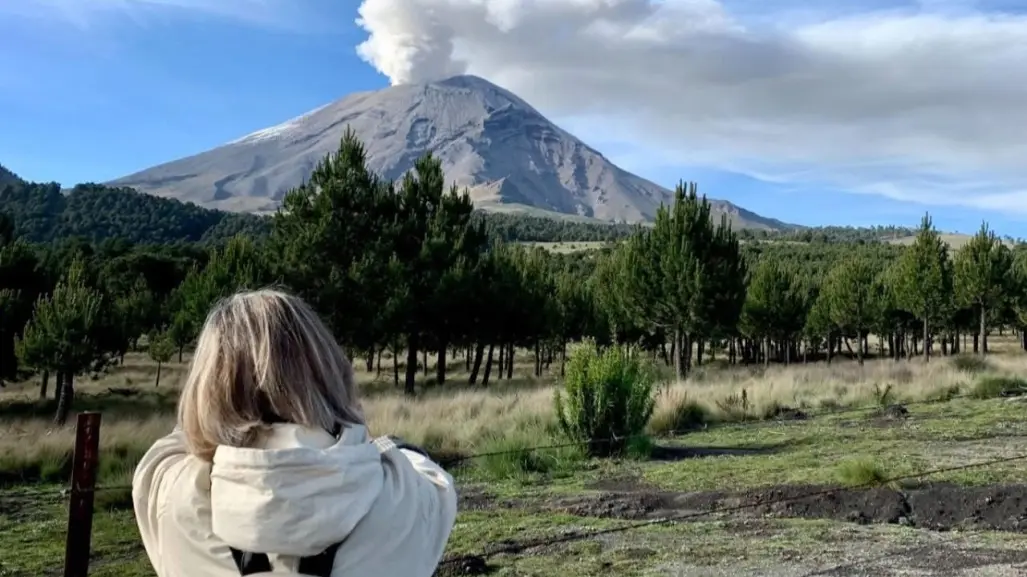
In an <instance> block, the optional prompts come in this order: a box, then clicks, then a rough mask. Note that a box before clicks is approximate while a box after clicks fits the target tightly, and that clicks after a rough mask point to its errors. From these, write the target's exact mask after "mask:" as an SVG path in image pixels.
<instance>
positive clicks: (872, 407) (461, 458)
mask: <svg viewBox="0 0 1027 577" xmlns="http://www.w3.org/2000/svg"><path fill="white" fill-rule="evenodd" d="M971 398H973V397H971V396H969V395H953V396H947V397H940V398H934V399H922V400H919V401H902V402H896V403H894V404H891V403H881V402H876V403H873V404H867V405H861V406H855V407H853V406H840V407H833V408H829V409H820V410H817V411H812V412H804V411H800V410H797V411H795V412H789V413H785V414H783V415H782V416H780V417H775V416H770V417H767V418H760V417H758V416H757V415H742V417H741V419H740V420H737V421H720V422H709V423H702V424H698V423H697V424H692V425H689V426H686V427H683V428H680V429H673V430H670V431H664V432H661V433H658V434H649V433H640V434H637V435H623V436H616V435H615V436H612V437H607V438H604V439H593V440H569V441H566V442H561V443H552V444H546V445H536V446H531V447H519V448H515V449H504V450H501V451H485V452H480V453H471V454H468V455H451V456H440V457H439V456H433V457H434V458H435V460H436V461H438V462H439V464H440V465H442V466H444V467H458V466H460V465H462V464H464V463H467V462H470V461H475V460H478V459H486V458H493V457H504V456H512V455H525V454H531V453H538V452H545V451H558V450H562V449H570V448H579V447H585V446H589V445H592V446H601V445H604V444H614V443H623V442H631V441H635V440H642V439H648V440H654V441H669V440H677V439H680V438H681V437H684V436H687V435H690V434H694V433H697V432H701V431H709V430H739V429H749V428H760V427H768V426H774V425H784V424H790V423H802V422H805V421H808V420H815V419H823V418H825V417H831V416H838V415H846V414H857V413H868V412H872V411H884V410H886V409H887V408H888V407H890V406H895V407H903V408H906V407H914V406H922V405H938V404H944V403H947V402H950V401H954V400H965V399H971ZM429 452H430V451H429ZM131 488H132V486H131V485H106V486H98V487H95V488H94V489H93V491H95V492H101V491H123V490H131ZM69 490H70V487H63V488H60V489H53V488H46V489H27V490H21V491H19V492H18V494H19V495H20V496H34V495H39V496H54V495H58V496H59V495H66V494H67V493H68V492H69Z"/></svg>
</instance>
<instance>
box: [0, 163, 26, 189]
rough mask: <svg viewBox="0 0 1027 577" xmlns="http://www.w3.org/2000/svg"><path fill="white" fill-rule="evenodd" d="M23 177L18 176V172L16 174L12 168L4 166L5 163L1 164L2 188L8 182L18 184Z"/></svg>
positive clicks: (0, 180)
mask: <svg viewBox="0 0 1027 577" xmlns="http://www.w3.org/2000/svg"><path fill="white" fill-rule="evenodd" d="M19 182H21V179H20V178H18V175H17V174H14V173H13V172H11V171H10V170H7V169H6V168H4V165H2V164H0V189H3V188H4V187H5V186H7V185H8V184H18V183H19Z"/></svg>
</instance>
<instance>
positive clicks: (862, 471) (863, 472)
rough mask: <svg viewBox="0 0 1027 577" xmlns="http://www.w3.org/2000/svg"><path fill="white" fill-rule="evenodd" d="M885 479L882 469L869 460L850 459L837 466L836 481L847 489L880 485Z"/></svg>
mask: <svg viewBox="0 0 1027 577" xmlns="http://www.w3.org/2000/svg"><path fill="white" fill-rule="evenodd" d="M887 479H888V475H887V473H886V472H885V471H884V469H883V468H881V467H880V466H879V465H878V464H877V463H875V462H874V461H872V460H870V459H852V460H849V461H843V462H842V463H841V464H840V465H838V480H839V481H840V482H841V483H842V484H843V485H847V486H849V487H870V486H874V485H880V484H881V483H883V482H884V481H886V480H887Z"/></svg>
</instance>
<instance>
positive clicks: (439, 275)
mask: <svg viewBox="0 0 1027 577" xmlns="http://www.w3.org/2000/svg"><path fill="white" fill-rule="evenodd" d="M365 161H366V158H365V152H364V149H363V146H362V144H361V143H360V142H359V141H358V140H357V139H356V138H355V137H354V136H353V135H352V134H348V135H347V136H346V137H345V138H344V139H343V141H342V142H341V144H340V148H339V150H338V152H337V153H334V154H331V155H329V156H328V157H327V158H325V159H324V160H323V161H322V162H321V163H320V164H319V165H318V166H317V167H316V169H315V170H314V173H313V175H312V176H311V178H310V180H309V182H307V183H306V184H304V185H302V186H300V187H298V188H296V189H294V190H292V191H291V192H290V193H288V194H287V195H286V196H285V198H284V200H283V209H284V210H282V211H280V212H279V213H277V214H275V215H274V216H270V217H253V216H246V215H228V214H225V213H218V212H215V211H208V210H205V209H201V208H198V207H196V206H193V205H188V204H183V203H178V202H175V201H170V200H163V199H155V198H152V197H148V196H144V195H139V194H137V193H135V192H133V191H130V190H119V189H110V188H106V187H102V186H97V185H83V186H79V187H76V188H75V189H73V190H72V191H71V192H70V193H69V194H67V195H62V194H61V192H60V187H59V186H57V185H55V184H53V185H51V184H31V183H23V182H17V183H15V184H13V185H12V184H8V185H7V186H5V187H4V188H3V191H2V193H0V382H2V379H7V380H13V379H24V378H28V377H29V376H31V375H33V374H37V375H40V376H41V378H40V395H41V396H44V397H45V396H46V395H47V393H48V386H49V381H50V376H51V375H53V377H54V384H55V387H54V388H55V393H54V394H55V395H56V396H57V397H58V398H59V401H58V410H57V416H56V418H57V420H58V421H61V422H63V419H65V418H66V416H67V414H68V411H69V410H70V407H71V403H72V402H73V399H74V379H75V377H76V375H81V374H87V373H95V372H97V371H102V370H104V368H105V367H107V366H109V365H111V364H112V363H117V362H119V361H120V360H121V359H123V357H124V354H125V353H126V352H127V351H129V350H133V349H134V348H136V347H138V346H139V344H140V343H141V342H142V340H143V339H142V338H141V337H143V336H146V337H147V338H146V339H145V342H146V343H147V344H146V346H147V347H148V349H149V352H150V354H151V356H152V357H153V358H154V359H155V360H156V361H158V362H166V361H167V360H169V359H170V358H171V357H172V356H174V355H176V354H177V355H179V356H181V355H182V352H183V351H184V350H185V349H187V348H188V347H189V346H190V345H191V343H192V342H193V340H194V339H195V338H196V336H197V334H198V332H199V330H200V328H201V326H202V324H203V322H204V319H205V316H206V314H207V311H208V310H209V309H210V307H211V305H212V304H213V303H214V302H215V301H216V300H217V299H219V298H221V297H223V296H225V295H227V294H230V293H231V292H234V291H236V290H239V289H241V288H255V287H262V286H269V285H275V286H281V287H284V288H286V289H288V290H290V291H293V292H295V293H297V294H299V295H301V296H302V297H303V298H305V299H306V300H307V301H308V302H310V303H311V305H312V306H314V307H315V308H316V309H317V310H318V312H319V313H320V314H321V315H322V317H323V318H324V319H325V321H326V322H327V324H328V325H329V326H330V327H331V329H332V330H333V332H334V333H335V335H336V336H337V338H338V339H339V341H340V342H341V343H342V344H343V345H344V346H345V347H346V349H347V351H348V352H349V353H350V354H351V355H352V356H355V357H359V358H361V359H363V360H362V362H365V363H367V367H368V369H369V370H378V371H382V370H386V371H387V370H391V371H392V372H393V375H394V379H395V383H396V386H397V387H401V388H403V389H404V390H405V391H406V392H407V393H411V394H413V393H415V392H416V391H417V387H418V384H419V383H420V384H421V385H422V386H430V385H431V384H439V383H443V382H445V381H447V379H448V378H449V376H448V374H447V370H448V366H450V365H451V363H453V362H461V363H463V364H465V365H466V368H467V370H468V372H469V377H468V381H469V382H468V385H470V386H479V387H486V386H488V384H489V382H490V380H494V379H496V378H500V379H502V378H511V376H512V368H513V358H514V355H516V354H524V353H523V352H522V351H524V350H525V349H527V350H528V351H530V353H528V354H531V355H532V356H533V358H534V363H535V371H536V373H537V374H541V373H542V372H543V371H545V370H554V371H561V370H562V366H563V358H564V354H565V351H566V349H567V345H568V343H571V342H575V341H580V340H582V339H585V338H590V339H593V340H594V341H595V342H596V343H597V344H598V345H600V346H603V345H606V344H611V343H625V344H633V345H637V346H638V347H640V349H641V350H643V351H645V352H646V353H647V354H649V355H651V356H652V358H653V359H655V360H657V361H658V362H662V363H665V364H667V365H668V366H673V367H674V368H675V371H676V373H677V375H678V376H679V377H680V378H686V377H687V376H688V374H689V373H690V371H691V370H692V368H693V366H694V365H697V364H700V365H701V364H703V363H707V362H709V361H711V360H717V355H721V360H720V362H726V363H732V364H735V363H739V364H753V363H762V364H767V363H771V362H775V363H793V362H808V361H811V360H814V359H826V360H827V361H828V362H831V361H832V360H833V359H835V358H836V357H838V356H839V355H841V356H846V357H851V358H853V359H855V360H856V361H857V362H860V363H862V362H863V360H864V358H866V357H867V356H871V355H875V356H876V355H884V356H888V357H891V358H893V359H895V360H896V361H898V360H902V359H911V358H913V357H914V356H918V355H919V356H920V357H922V359H923V360H924V361H929V360H930V358H931V356H932V355H935V354H939V353H940V354H943V355H947V354H952V353H958V352H960V351H962V350H963V348H964V346H965V347H968V348H969V344H966V343H967V340H968V339H967V337H968V336H969V337H970V338H972V342H973V345H972V346H973V350H974V351H975V352H980V353H985V352H986V351H987V336H988V334H989V332H991V331H993V330H995V329H996V328H998V327H1014V328H1019V329H1023V328H1027V251H1023V250H1022V249H1021V247H1019V246H1017V247H1015V248H1009V247H1008V246H1006V245H1004V244H1003V243H1001V242H999V240H998V239H997V238H996V237H995V235H994V234H993V233H992V232H991V231H989V230H988V229H987V227H986V226H982V228H981V230H980V232H979V233H978V234H977V235H976V236H975V237H974V238H973V239H972V240H971V241H970V242H968V243H967V244H966V245H965V246H964V247H962V248H961V249H959V250H958V251H956V252H955V253H954V254H950V251H949V248H948V245H946V244H945V243H944V242H942V239H941V237H940V235H939V234H938V233H937V231H935V229H934V228H933V226H932V223H931V220H930V218H929V217H926V216H925V217H924V219H923V221H922V222H921V223H920V226H919V227H918V228H916V229H914V230H912V231H910V232H912V233H913V234H915V235H916V240H915V242H914V243H912V245H910V246H908V247H904V246H898V245H892V244H888V243H886V242H879V240H878V238H877V237H869V236H868V237H862V238H857V237H858V235H857V234H856V233H853V232H852V231H853V230H858V229H839V230H840V231H843V232H837V231H836V232H835V233H829V232H827V231H825V232H824V233H823V234H822V235H821V234H819V233H816V232H815V231H814V236H813V237H805V236H802V235H804V234H805V233H806V232H807V231H808V229H804V230H801V231H793V233H790V234H794V235H797V236H794V237H788V238H789V239H790V240H792V242H745V243H743V242H741V238H740V237H742V236H745V234H746V233H744V232H743V233H741V234H740V233H739V232H737V231H732V230H731V229H730V227H729V225H728V224H727V222H726V221H725V220H722V221H720V222H714V221H713V220H712V218H711V216H710V214H711V212H710V210H711V209H710V205H709V203H708V202H706V200H705V197H703V196H700V195H699V193H698V191H697V190H696V188H695V186H694V185H689V186H687V187H686V186H679V187H678V189H677V190H676V191H675V199H674V203H673V204H672V205H670V206H666V207H664V208H663V209H661V211H660V213H659V214H658V216H657V218H656V220H655V223H653V225H652V226H645V227H624V226H610V227H609V228H608V229H603V228H602V226H601V225H597V224H594V223H573V222H565V221H550V220H547V219H539V218H528V217H516V216H511V215H484V214H482V213H478V212H476V211H475V210H474V208H473V205H472V203H471V201H470V199H469V198H468V197H467V196H466V194H461V193H460V192H459V191H458V190H456V189H450V190H447V189H446V188H445V178H444V175H443V173H442V169H441V165H440V163H439V161H438V160H437V159H435V158H433V157H431V156H430V155H428V156H425V157H423V158H421V159H420V160H419V161H418V162H417V163H416V165H415V169H414V170H413V171H411V172H410V173H409V174H408V175H406V176H405V177H404V178H403V179H402V180H401V181H399V182H389V181H385V180H382V179H380V178H379V177H378V176H377V175H375V174H373V173H371V172H369V171H368V169H367V168H366V162H365ZM844 231H848V232H844ZM895 232H896V231H895V230H894V229H879V230H877V233H879V234H883V235H888V234H893V233H895ZM900 232H901V231H900ZM832 234H838V235H840V236H841V238H836V237H834V236H832ZM618 238H620V239H623V240H622V242H619V243H612V244H610V245H609V246H607V247H605V248H603V249H601V250H594V251H581V252H577V253H570V254H557V253H553V252H549V251H546V250H545V249H543V248H538V247H532V246H529V245H525V244H519V243H518V242H517V241H524V240H533V241H537V240H559V241H573V240H613V239H618ZM749 238H750V239H752V238H753V237H749ZM764 240H773V239H769V238H767V239H764ZM871 335H873V338H874V340H875V341H876V342H873V343H872V342H870V340H871ZM383 351H391V352H393V353H394V354H393V355H391V357H392V358H393V359H396V358H401V359H405V362H403V363H398V362H395V361H394V362H393V365H392V367H382V366H381V357H382V354H381V353H382V352H383ZM429 351H430V352H431V353H433V354H435V355H437V358H438V361H437V363H436V366H435V369H434V375H432V377H431V378H421V379H419V378H418V377H419V374H418V372H419V371H425V373H426V372H427V362H426V361H425V360H424V359H425V355H426V353H427V352H429ZM456 359H460V360H459V361H457V360H456Z"/></svg>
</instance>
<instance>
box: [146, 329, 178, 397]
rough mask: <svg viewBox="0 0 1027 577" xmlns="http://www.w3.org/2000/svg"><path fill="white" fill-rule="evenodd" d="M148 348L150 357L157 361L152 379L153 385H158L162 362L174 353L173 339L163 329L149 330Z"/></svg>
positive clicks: (168, 359)
mask: <svg viewBox="0 0 1027 577" xmlns="http://www.w3.org/2000/svg"><path fill="white" fill-rule="evenodd" d="M149 341H150V342H149V348H148V352H149V353H150V358H151V359H153V361H154V362H155V363H157V377H156V379H154V382H153V386H154V387H159V386H160V372H161V367H162V366H163V365H164V363H166V362H168V361H170V360H171V355H173V354H175V348H176V346H175V341H174V339H172V338H171V335H169V334H168V333H167V332H165V331H161V332H157V331H154V332H151V333H150V336H149Z"/></svg>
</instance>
